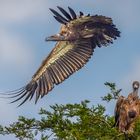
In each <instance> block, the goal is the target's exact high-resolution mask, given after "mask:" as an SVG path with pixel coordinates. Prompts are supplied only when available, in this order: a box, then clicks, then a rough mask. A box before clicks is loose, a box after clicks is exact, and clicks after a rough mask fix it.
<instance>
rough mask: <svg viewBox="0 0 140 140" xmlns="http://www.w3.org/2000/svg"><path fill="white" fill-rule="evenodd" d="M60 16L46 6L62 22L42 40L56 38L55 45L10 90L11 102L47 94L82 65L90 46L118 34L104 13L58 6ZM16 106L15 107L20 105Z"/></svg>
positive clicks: (89, 52) (93, 46) (84, 62)
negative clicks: (19, 84) (26, 77)
mask: <svg viewBox="0 0 140 140" xmlns="http://www.w3.org/2000/svg"><path fill="white" fill-rule="evenodd" d="M58 9H59V10H60V11H61V13H62V14H63V16H62V15H61V14H59V13H58V12H57V11H55V10H53V9H50V10H51V11H52V13H53V14H54V18H55V19H56V20H57V21H58V22H60V23H61V24H62V26H61V29H60V33H59V34H56V35H53V36H50V37H48V38H47V39H46V41H57V43H56V45H55V48H54V49H53V50H52V51H51V53H50V54H49V55H48V56H47V57H46V59H45V60H44V61H43V62H42V64H41V66H40V67H39V69H38V70H37V72H36V73H35V74H34V75H33V77H32V80H31V81H30V82H29V83H28V84H27V85H26V86H25V87H23V88H21V89H20V90H17V91H16V92H15V91H14V92H13V93H11V94H8V95H12V96H11V98H16V99H15V100H14V101H12V103H13V102H16V101H18V100H20V99H21V98H24V99H23V101H22V102H21V104H20V105H22V104H23V103H24V102H25V101H26V100H28V99H30V100H31V99H32V97H33V96H34V95H36V99H35V102H37V100H38V99H39V98H40V97H43V96H44V95H46V94H48V92H49V91H51V90H52V89H53V87H54V85H58V84H60V83H61V82H62V81H64V80H65V79H67V78H68V77H69V76H70V75H71V74H73V73H74V72H75V71H78V70H79V69H80V68H82V67H83V66H84V64H86V62H87V61H88V60H89V58H90V57H91V55H92V53H93V52H94V49H95V48H96V47H97V46H98V47H101V46H107V45H109V44H110V43H113V39H116V38H117V37H119V36H120V32H119V31H118V29H117V28H116V27H115V25H114V24H113V23H112V19H111V18H108V17H105V16H98V15H95V16H90V15H86V16H85V15H84V14H83V13H82V12H80V15H79V16H78V15H76V13H75V12H74V11H73V9H71V8H70V7H68V9H69V13H70V14H69V13H68V12H66V11H65V10H64V9H62V8H61V7H58ZM20 105H19V106H20Z"/></svg>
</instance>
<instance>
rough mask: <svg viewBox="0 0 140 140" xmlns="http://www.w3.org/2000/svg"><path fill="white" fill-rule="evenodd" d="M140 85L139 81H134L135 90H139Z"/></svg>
mask: <svg viewBox="0 0 140 140" xmlns="http://www.w3.org/2000/svg"><path fill="white" fill-rule="evenodd" d="M139 86H140V83H139V82H138V81H134V82H133V84H132V87H133V90H134V91H135V90H138V89H139Z"/></svg>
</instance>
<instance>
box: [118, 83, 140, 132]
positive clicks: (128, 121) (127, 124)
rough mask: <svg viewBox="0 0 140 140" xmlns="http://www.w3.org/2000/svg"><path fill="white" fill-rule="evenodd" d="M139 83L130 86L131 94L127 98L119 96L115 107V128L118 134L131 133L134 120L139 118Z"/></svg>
mask: <svg viewBox="0 0 140 140" xmlns="http://www.w3.org/2000/svg"><path fill="white" fill-rule="evenodd" d="M139 86H140V84H139V82H138V81H134V82H133V84H132V88H133V92H132V93H130V94H129V95H128V97H127V98H125V97H123V96H120V97H119V98H118V101H117V103H116V107H115V126H116V127H118V129H119V131H120V132H125V133H126V132H129V133H131V132H133V129H134V124H135V120H136V119H137V118H138V117H140V99H139V96H138V89H139Z"/></svg>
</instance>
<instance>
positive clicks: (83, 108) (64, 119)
mask: <svg viewBox="0 0 140 140" xmlns="http://www.w3.org/2000/svg"><path fill="white" fill-rule="evenodd" d="M105 85H106V86H107V87H109V88H110V93H108V94H107V96H105V97H102V100H103V101H107V102H109V101H111V100H114V99H115V100H116V99H117V98H118V97H119V96H120V92H121V89H119V90H117V89H116V85H115V84H114V83H108V82H107V83H105ZM50 108H51V109H52V111H47V110H45V109H41V110H40V112H39V114H40V116H41V119H40V120H37V119H35V118H31V119H29V118H26V117H23V116H19V118H18V120H17V122H14V123H12V124H10V125H9V126H0V134H1V135H10V134H14V135H15V137H16V138H18V139H19V140H25V139H30V140H36V139H37V138H38V137H40V139H41V140H52V139H53V140H129V139H130V140H140V121H139V120H137V123H136V127H135V132H134V133H133V134H124V133H120V132H119V131H118V129H117V128H115V127H113V125H114V117H113V116H108V115H105V110H106V109H105V107H104V106H103V105H97V106H91V107H89V101H88V100H85V101H82V102H81V103H79V104H77V103H76V104H66V105H58V104H55V105H53V106H50Z"/></svg>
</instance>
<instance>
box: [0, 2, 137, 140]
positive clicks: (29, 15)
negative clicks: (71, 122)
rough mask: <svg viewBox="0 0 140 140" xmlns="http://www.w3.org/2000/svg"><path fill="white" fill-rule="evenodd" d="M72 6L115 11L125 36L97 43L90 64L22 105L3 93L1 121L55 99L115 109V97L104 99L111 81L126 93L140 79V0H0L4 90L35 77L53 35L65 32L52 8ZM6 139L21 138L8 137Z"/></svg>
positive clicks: (0, 66)
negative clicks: (107, 43) (109, 100)
mask: <svg viewBox="0 0 140 140" xmlns="http://www.w3.org/2000/svg"><path fill="white" fill-rule="evenodd" d="M56 6H61V7H63V8H67V7H68V6H70V7H72V8H73V9H74V10H75V11H76V12H77V13H78V12H79V11H83V12H84V13H86V14H88V13H90V14H92V15H94V14H99V15H105V16H108V17H111V18H112V19H113V22H114V24H116V26H117V28H118V29H119V30H120V31H121V38H118V39H117V40H115V41H114V43H113V44H111V45H110V46H108V47H107V48H97V49H96V50H95V52H94V54H93V57H92V58H91V59H90V61H89V62H88V64H87V65H86V66H85V67H84V68H82V69H81V70H80V71H79V72H77V73H75V74H74V75H72V76H71V77H70V78H69V79H68V80H66V81H64V82H63V83H62V84H60V85H59V86H56V87H55V88H54V89H53V90H52V91H51V92H50V93H49V94H48V95H47V96H46V97H44V98H43V99H41V100H39V102H38V104H37V105H34V101H31V102H27V103H25V104H24V105H23V106H21V107H20V108H16V106H17V104H8V102H9V101H8V100H4V99H0V124H2V125H8V124H9V123H12V122H13V121H16V120H17V118H18V116H19V115H20V116H21V115H24V116H26V117H30V118H32V117H39V116H38V115H37V113H38V112H39V109H40V108H41V107H44V108H46V109H48V110H49V106H50V105H53V104H55V103H58V104H66V103H79V102H80V101H82V100H85V99H88V100H90V101H91V104H94V105H96V104H98V103H101V104H105V106H106V107H107V111H106V113H107V114H110V115H113V109H114V105H115V102H112V103H109V104H106V103H104V102H101V99H100V97H102V96H104V95H105V94H106V93H107V92H108V89H107V88H106V87H105V86H104V83H105V82H106V81H108V82H115V83H116V84H117V86H118V88H122V89H123V92H122V94H123V95H127V94H128V93H129V92H131V84H132V82H133V80H139V81H140V62H139V60H140V46H139V40H140V14H139V13H140V8H139V6H140V1H139V0H133V1H132V0H117V1H113V0H86V1H84V2H83V1H82V0H75V1H74V0H61V1H60V0H55V1H53V2H52V0H22V1H19V0H0V92H3V91H7V90H12V89H17V88H19V87H22V86H23V85H25V84H26V83H27V82H28V81H30V79H31V77H32V75H33V74H34V72H35V71H36V69H37V68H38V67H39V66H40V64H41V62H42V60H43V59H44V58H45V57H46V56H47V55H48V53H49V52H50V51H51V49H52V48H53V47H54V45H55V43H54V42H45V41H44V39H45V37H47V36H50V35H52V34H55V33H58V32H59V27H60V24H59V23H58V22H57V21H56V20H55V19H54V18H53V16H52V13H51V12H50V11H49V8H50V7H51V8H55V9H56ZM0 139H1V140H15V138H14V137H11V136H10V137H9V136H8V137H7V136H6V137H2V136H0Z"/></svg>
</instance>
